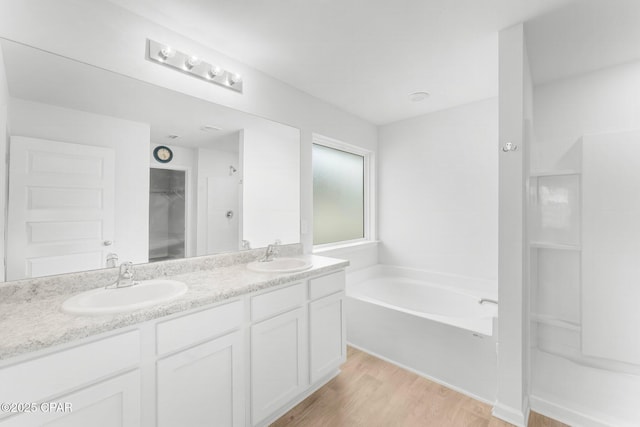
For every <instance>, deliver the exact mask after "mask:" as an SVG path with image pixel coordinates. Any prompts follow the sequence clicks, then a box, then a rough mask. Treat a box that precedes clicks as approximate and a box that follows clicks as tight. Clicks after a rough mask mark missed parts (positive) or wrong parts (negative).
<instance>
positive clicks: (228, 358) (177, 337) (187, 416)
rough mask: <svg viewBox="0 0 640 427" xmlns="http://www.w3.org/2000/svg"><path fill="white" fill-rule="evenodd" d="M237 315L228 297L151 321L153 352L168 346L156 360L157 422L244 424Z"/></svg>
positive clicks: (237, 306)
mask: <svg viewBox="0 0 640 427" xmlns="http://www.w3.org/2000/svg"><path fill="white" fill-rule="evenodd" d="M243 316H244V306H243V303H242V301H233V302H230V303H228V304H223V305H220V306H217V307H213V308H209V309H206V310H202V311H199V312H196V313H191V314H187V315H186V316H182V317H178V318H176V319H171V320H168V321H166V322H161V323H159V324H158V325H157V327H156V336H157V345H156V346H157V351H158V353H159V354H160V355H162V354H165V353H169V352H173V353H170V355H169V356H167V357H161V358H160V359H158V360H157V362H156V387H157V411H156V413H157V423H156V424H157V426H158V427H173V426H180V425H184V426H205V425H213V424H212V421H213V420H215V425H216V426H220V427H227V426H228V427H241V426H244V424H245V423H244V411H245V405H244V393H243V388H244V379H243V378H244V376H243V363H244V353H245V352H244V349H243V347H244V346H243V343H244V334H243V332H242V330H241V327H242V326H243ZM229 331H233V332H229ZM214 337H215V338H214ZM203 341H204V342H203ZM185 347H187V348H186V349H184V348H185ZM178 349H182V350H180V351H178V352H175V350H178Z"/></svg>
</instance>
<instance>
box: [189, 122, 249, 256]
mask: <svg viewBox="0 0 640 427" xmlns="http://www.w3.org/2000/svg"><path fill="white" fill-rule="evenodd" d="M234 136H235V141H227V142H225V143H224V144H225V145H234V146H235V147H234V148H235V150H234V151H231V150H222V149H213V148H200V149H199V150H198V159H197V160H198V255H206V254H212V253H218V252H230V251H234V250H238V249H239V244H240V240H241V238H240V227H241V225H240V222H241V219H242V211H241V209H240V182H239V181H240V178H241V177H242V169H241V166H240V161H239V145H240V141H239V137H240V135H239V133H236V134H235V135H234ZM215 146H219V142H216V144H215ZM232 165H233V167H235V168H236V172H235V173H233V174H232V175H231V174H230V173H229V172H230V170H229V166H232ZM229 210H231V211H233V213H234V215H233V218H231V219H228V218H227V217H226V216H225V214H226V212H227V211H229Z"/></svg>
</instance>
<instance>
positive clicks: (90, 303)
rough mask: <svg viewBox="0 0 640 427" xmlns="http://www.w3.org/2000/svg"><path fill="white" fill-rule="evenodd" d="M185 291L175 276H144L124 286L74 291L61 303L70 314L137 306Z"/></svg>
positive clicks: (137, 308) (95, 313)
mask: <svg viewBox="0 0 640 427" xmlns="http://www.w3.org/2000/svg"><path fill="white" fill-rule="evenodd" d="M185 292H187V285H186V284H184V283H182V282H178V281H176V280H161V279H158V280H143V281H140V282H138V283H137V284H136V285H133V286H129V287H127V288H109V289H105V288H98V289H92V290H90V291H87V292H83V293H81V294H78V295H75V296H73V297H71V298H69V299H68V300H66V301H65V302H64V303H63V304H62V311H64V312H67V313H71V314H88V315H100V314H113V313H123V312H127V311H133V310H139V309H141V308H145V307H149V306H152V305H155V304H159V303H161V302H166V301H170V300H172V299H174V298H177V297H179V296H180V295H182V294H184V293H185Z"/></svg>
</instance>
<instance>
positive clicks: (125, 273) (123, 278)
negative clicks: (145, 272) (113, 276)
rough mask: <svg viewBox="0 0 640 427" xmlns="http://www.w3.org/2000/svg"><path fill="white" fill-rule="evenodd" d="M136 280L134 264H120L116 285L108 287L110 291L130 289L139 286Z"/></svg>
mask: <svg viewBox="0 0 640 427" xmlns="http://www.w3.org/2000/svg"><path fill="white" fill-rule="evenodd" d="M134 278H135V273H134V271H133V263H132V262H123V263H122V264H120V271H119V272H118V279H117V280H116V281H115V282H114V283H112V284H110V285H108V286H106V287H107V288H109V289H116V288H128V287H129V286H133V285H137V284H138V282H136V281H135V280H134Z"/></svg>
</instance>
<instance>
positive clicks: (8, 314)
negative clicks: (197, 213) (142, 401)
mask: <svg viewBox="0 0 640 427" xmlns="http://www.w3.org/2000/svg"><path fill="white" fill-rule="evenodd" d="M298 258H303V259H307V260H310V261H311V262H312V263H313V267H312V268H311V269H309V270H305V271H301V272H297V273H289V274H278V273H257V272H253V271H250V270H248V269H247V268H246V264H235V265H230V266H224V267H218V268H212V269H209V270H200V271H195V272H191V273H182V274H177V275H164V276H163V277H162V278H164V279H172V280H179V281H181V282H184V283H186V284H187V286H188V288H189V289H188V291H187V293H186V294H184V295H182V296H181V297H179V298H176V299H174V300H171V301H169V302H166V303H161V304H158V305H155V306H152V307H148V308H145V309H141V310H137V311H133V312H128V313H119V314H114V315H100V316H84V315H72V314H67V313H64V312H62V311H61V307H62V303H63V302H64V301H65V300H66V299H67V298H69V297H70V296H72V295H74V294H77V293H78V291H77V290H76V289H73V287H71V289H69V287H65V286H63V285H62V286H58V290H57V292H51V291H50V290H48V291H47V292H43V293H42V294H43V295H38V292H37V291H36V292H31V293H30V297H29V298H25V297H24V295H21V294H20V293H17V294H16V295H15V296H13V297H9V298H5V299H3V300H2V301H1V302H0V360H3V359H8V358H11V357H15V356H19V355H23V354H26V353H30V352H34V351H38V350H42V349H46V348H48V347H52V346H55V345H58V344H64V343H69V342H72V341H75V340H79V339H82V338H86V337H89V336H92V335H96V334H100V333H103V332H108V331H112V330H114V329H118V328H122V327H125V326H130V325H135V324H138V323H142V322H145V321H148V320H153V319H158V318H160V317H163V316H168V315H170V314H174V313H179V312H182V311H186V310H189V309H193V308H197V307H202V306H205V305H208V304H213V303H216V302H220V301H224V300H226V299H230V298H233V297H237V296H240V295H244V294H248V293H250V292H254V291H259V290H261V289H266V288H270V287H273V286H277V285H281V284H284V283H288V282H293V281H296V280H301V279H305V278H308V277H310V276H314V275H318V274H323V273H328V272H331V271H335V270H338V269H340V268H344V267H346V266H347V265H348V264H349V262H348V261H345V260H340V259H334V258H327V257H322V256H317V255H306V256H298Z"/></svg>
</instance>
